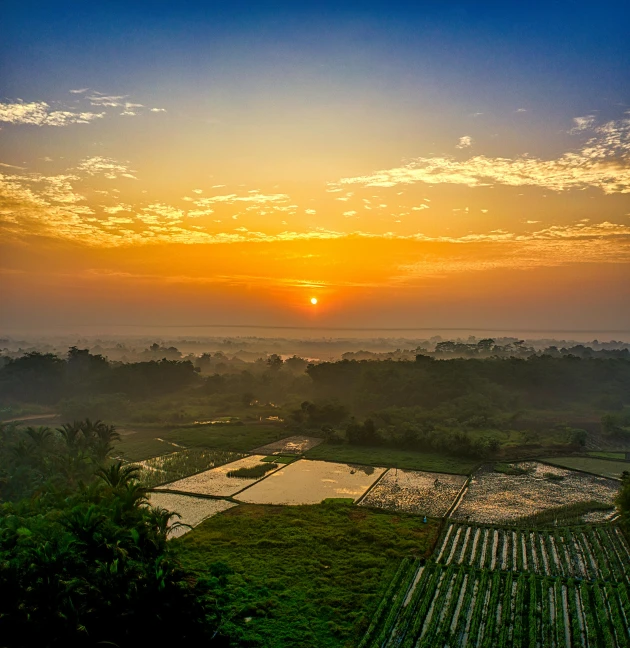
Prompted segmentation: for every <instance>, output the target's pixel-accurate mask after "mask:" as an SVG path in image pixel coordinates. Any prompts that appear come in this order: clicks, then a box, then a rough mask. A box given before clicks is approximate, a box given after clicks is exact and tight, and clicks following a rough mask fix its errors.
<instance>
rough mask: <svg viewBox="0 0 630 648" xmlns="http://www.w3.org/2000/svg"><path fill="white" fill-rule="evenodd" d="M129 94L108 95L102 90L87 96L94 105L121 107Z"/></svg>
mask: <svg viewBox="0 0 630 648" xmlns="http://www.w3.org/2000/svg"><path fill="white" fill-rule="evenodd" d="M128 96H129V95H106V94H102V93H100V92H95V93H94V94H92V95H90V96H89V97H87V100H88V101H89V102H90V103H91V104H92V105H93V106H104V107H107V108H120V107H122V106H123V105H124V103H125V101H124V100H125V99H127V97H128Z"/></svg>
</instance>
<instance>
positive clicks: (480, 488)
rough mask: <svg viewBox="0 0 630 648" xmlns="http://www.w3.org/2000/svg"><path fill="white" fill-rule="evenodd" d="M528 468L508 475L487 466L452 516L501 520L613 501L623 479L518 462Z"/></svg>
mask: <svg viewBox="0 0 630 648" xmlns="http://www.w3.org/2000/svg"><path fill="white" fill-rule="evenodd" d="M516 466H517V467H519V468H524V469H526V470H527V471H528V472H525V473H524V474H520V475H508V474H505V473H499V472H494V471H493V470H492V469H491V468H488V467H484V468H482V469H481V470H479V471H478V472H477V473H476V474H475V475H474V476H473V478H472V479H471V481H470V484H469V486H468V489H467V490H466V493H465V495H464V497H463V498H462V501H461V502H460V504H459V506H458V507H457V508H456V509H455V511H454V512H453V515H452V517H453V518H454V519H457V520H465V521H474V522H480V523H484V524H501V523H504V522H507V521H510V520H516V519H518V518H521V517H524V516H527V515H533V514H535V513H539V512H541V511H544V510H547V509H550V508H556V507H560V506H566V505H569V504H575V503H578V502H586V501H597V502H602V503H609V504H611V505H612V503H613V501H614V499H615V496H616V494H617V491H618V489H619V482H617V481H615V480H612V479H605V478H603V477H596V476H594V475H587V474H585V473H578V472H575V471H571V470H564V469H562V468H557V467H554V466H548V465H545V464H541V463H539V462H525V463H520V464H516Z"/></svg>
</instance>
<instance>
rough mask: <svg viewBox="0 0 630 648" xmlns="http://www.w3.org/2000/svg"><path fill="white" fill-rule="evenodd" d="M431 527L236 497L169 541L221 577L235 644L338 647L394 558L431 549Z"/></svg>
mask: <svg viewBox="0 0 630 648" xmlns="http://www.w3.org/2000/svg"><path fill="white" fill-rule="evenodd" d="M438 530H439V521H437V520H430V521H429V523H428V524H423V523H422V519H421V518H419V517H417V516H412V515H405V514H400V513H397V514H395V515H393V514H391V513H387V512H384V511H372V510H367V509H359V508H357V507H354V506H348V505H343V504H325V505H316V506H254V505H241V506H238V507H236V508H234V509H230V510H229V511H226V512H225V513H222V514H220V515H217V516H215V517H213V518H211V519H209V520H207V521H206V522H204V523H202V524H201V525H200V526H199V527H197V528H196V529H194V530H193V531H192V532H191V533H189V534H187V535H185V536H183V537H182V538H181V539H178V540H173V545H174V546H175V548H177V549H178V553H179V554H180V558H181V559H182V561H183V563H184V565H185V566H186V567H188V568H191V569H193V570H195V571H196V572H197V573H198V575H199V577H200V578H204V579H210V582H215V583H216V584H217V586H218V585H219V583H223V588H224V589H223V592H224V594H219V607H220V608H221V610H220V614H221V617H222V619H223V620H224V624H225V625H224V628H225V632H226V633H227V634H230V635H232V636H233V638H234V644H233V645H239V646H241V645H242V646H251V647H253V646H273V647H274V648H276V647H277V648H282V647H285V646H287V647H288V646H300V647H303V648H341V647H343V646H354V645H356V643H357V638H358V637H360V636H361V635H362V634H363V632H365V629H366V628H367V625H368V623H369V619H370V617H371V615H372V614H373V613H374V610H375V609H376V606H377V605H378V602H379V600H380V598H381V597H382V595H383V594H384V591H385V588H386V586H387V584H388V582H389V580H390V579H391V577H392V576H393V574H394V571H395V570H396V568H397V566H398V564H399V562H400V559H401V558H402V557H404V556H410V555H416V556H422V557H428V556H429V555H430V552H431V550H432V547H433V544H434V543H435V541H436V539H437V534H438ZM230 572H231V573H230ZM220 574H223V576H217V575H220ZM213 578H214V581H213V580H212V579H213ZM217 589H220V588H219V587H217ZM248 618H250V620H249V621H247V619H248Z"/></svg>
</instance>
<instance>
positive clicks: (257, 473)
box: [227, 461, 278, 479]
mask: <svg viewBox="0 0 630 648" xmlns="http://www.w3.org/2000/svg"><path fill="white" fill-rule="evenodd" d="M277 467H278V464H277V463H270V462H265V461H261V462H260V463H259V464H258V465H257V466H251V467H250V468H238V469H237V470H230V471H229V472H228V474H227V476H228V477H240V478H241V479H259V478H260V477H263V476H264V475H266V474H267V473H268V472H271V471H272V470H275V469H276V468H277Z"/></svg>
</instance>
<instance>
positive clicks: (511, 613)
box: [358, 524, 630, 648]
mask: <svg viewBox="0 0 630 648" xmlns="http://www.w3.org/2000/svg"><path fill="white" fill-rule="evenodd" d="M629 555H630V549H629V548H628V543H627V541H626V540H625V538H624V537H623V535H622V534H621V532H620V531H619V529H617V528H616V527H612V526H605V527H603V526H592V527H588V526H582V527H577V528H576V530H575V531H574V530H572V529H568V528H567V529H561V530H560V529H554V530H546V531H545V530H540V531H518V532H517V531H514V530H513V529H500V528H496V527H482V526H477V525H457V524H455V525H448V526H447V527H445V529H444V532H443V534H442V537H441V540H440V542H439V543H438V546H437V547H436V550H435V554H434V555H433V556H432V557H431V559H430V560H429V561H428V562H427V563H426V564H423V563H422V562H420V561H418V560H414V559H410V558H406V559H404V560H403V561H401V563H400V565H399V568H398V570H397V571H396V572H395V574H394V577H393V578H392V580H391V581H390V584H389V586H388V588H387V590H386V592H385V595H384V596H383V598H382V599H381V602H380V603H379V605H378V607H377V608H376V611H375V613H374V614H373V615H372V618H371V622H370V625H369V627H368V629H367V631H366V633H365V635H364V636H363V639H362V640H361V641H360V643H359V644H358V647H359V648H433V647H434V646H445V645H447V646H453V647H454V646H463V645H466V646H482V647H486V648H494V647H495V646H496V647H498V648H503V647H507V646H517V647H522V648H535V647H537V646H545V647H547V646H556V648H573V647H574V646H580V647H582V648H587V647H588V648H591V647H593V646H609V647H611V648H612V647H616V648H624V647H627V646H628V645H630V628H629V627H628V624H627V622H626V621H625V620H626V619H627V618H628V615H629V614H630V600H629V598H628V596H629V593H630V581H629V575H630V570H629V568H628V564H627V563H628V556H629Z"/></svg>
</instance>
